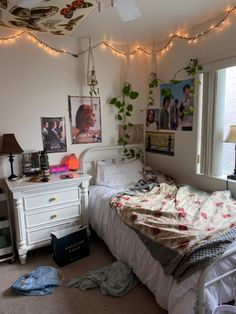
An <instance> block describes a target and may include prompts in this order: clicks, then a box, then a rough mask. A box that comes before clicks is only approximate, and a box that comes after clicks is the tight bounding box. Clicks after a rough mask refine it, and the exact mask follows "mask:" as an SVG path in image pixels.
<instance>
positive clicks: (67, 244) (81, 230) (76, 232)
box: [51, 226, 89, 267]
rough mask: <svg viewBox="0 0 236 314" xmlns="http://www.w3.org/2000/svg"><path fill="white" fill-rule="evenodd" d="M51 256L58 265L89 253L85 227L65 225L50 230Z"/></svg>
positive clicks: (65, 263) (60, 265)
mask: <svg viewBox="0 0 236 314" xmlns="http://www.w3.org/2000/svg"><path fill="white" fill-rule="evenodd" d="M51 246H52V257H53V259H54V261H55V262H56V264H57V265H58V266H59V267H62V266H65V265H67V264H69V263H72V262H74V261H76V260H78V259H80V258H82V257H85V256H88V255H89V242H88V235H87V228H86V227H84V226H73V227H69V228H68V227H67V228H65V229H63V230H59V231H55V232H51Z"/></svg>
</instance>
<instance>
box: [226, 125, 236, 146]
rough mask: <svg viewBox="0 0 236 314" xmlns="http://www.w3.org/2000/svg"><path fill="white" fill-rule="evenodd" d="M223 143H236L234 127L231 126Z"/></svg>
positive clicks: (235, 126)
mask: <svg viewBox="0 0 236 314" xmlns="http://www.w3.org/2000/svg"><path fill="white" fill-rule="evenodd" d="M224 142H225V143H236V125H231V126H230V129H229V133H228V135H227V136H226V139H225V140H224Z"/></svg>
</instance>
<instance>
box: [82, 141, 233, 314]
mask: <svg viewBox="0 0 236 314" xmlns="http://www.w3.org/2000/svg"><path fill="white" fill-rule="evenodd" d="M127 148H132V149H134V150H135V151H136V152H137V153H139V154H140V155H141V159H142V160H143V161H144V164H145V154H144V146H143V145H127ZM121 159H125V157H124V156H123V146H99V147H94V148H89V149H87V150H85V151H84V152H83V153H82V154H81V155H80V165H81V169H82V171H83V172H86V173H88V174H90V175H92V176H93V178H94V177H95V173H96V162H97V161H100V160H106V161H108V160H110V161H111V162H113V163H116V162H117V160H119V161H120V160H121ZM91 184H94V181H93V180H92V181H91ZM235 254H236V248H234V249H231V250H228V251H227V252H226V253H225V254H223V255H222V256H221V257H220V258H219V259H217V260H216V261H214V263H216V262H218V261H220V260H223V259H226V258H228V257H229V256H231V255H235ZM214 263H213V264H214ZM211 266H212V264H211V265H209V266H208V267H206V268H205V269H204V270H203V271H202V272H201V275H200V278H199V280H198V314H205V288H207V287H208V286H210V285H212V284H214V283H216V282H218V281H220V280H222V279H223V278H225V277H227V276H232V275H233V274H235V273H236V269H232V270H230V271H228V272H226V273H224V274H223V275H221V276H219V277H216V278H215V279H213V280H211V281H206V276H207V273H208V271H209V268H210V267H211ZM232 280H233V281H234V282H235V290H236V277H234V276H233V277H232ZM235 303H236V294H235Z"/></svg>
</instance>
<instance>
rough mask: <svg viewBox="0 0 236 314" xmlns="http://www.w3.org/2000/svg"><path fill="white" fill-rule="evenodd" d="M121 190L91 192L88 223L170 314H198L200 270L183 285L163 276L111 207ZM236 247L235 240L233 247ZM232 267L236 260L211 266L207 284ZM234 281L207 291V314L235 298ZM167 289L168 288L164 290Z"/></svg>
mask: <svg viewBox="0 0 236 314" xmlns="http://www.w3.org/2000/svg"><path fill="white" fill-rule="evenodd" d="M118 192H121V190H117V189H113V188H107V187H104V186H96V185H95V186H91V187H90V189H89V220H90V225H91V227H92V228H93V229H94V230H95V231H96V232H97V234H98V236H99V237H100V238H101V239H102V240H103V241H104V242H105V243H106V244H107V246H108V248H109V250H110V251H111V253H112V254H113V256H114V257H115V258H117V259H118V260H119V259H120V260H123V261H124V262H126V263H127V264H129V265H130V266H131V267H132V269H133V271H134V273H135V274H136V275H137V277H138V278H139V279H140V280H141V281H142V282H143V283H144V284H145V285H146V286H147V287H148V288H149V289H150V291H151V292H152V293H153V294H154V296H155V298H156V302H157V303H158V304H159V305H160V306H161V307H162V308H164V309H165V310H167V311H168V313H170V314H185V313H186V314H195V313H197V284H198V279H199V276H200V271H197V272H195V273H194V274H192V275H191V276H189V277H188V278H186V279H185V280H184V281H182V282H181V283H177V282H176V281H175V280H174V279H173V277H172V276H167V275H165V274H164V272H163V269H162V267H161V265H160V263H159V262H158V261H157V260H155V259H154V258H153V257H152V256H151V254H150V252H149V251H148V249H147V248H146V246H145V244H144V243H143V242H142V241H141V240H140V238H139V236H138V235H137V233H136V232H135V231H134V230H133V229H131V228H130V227H129V226H127V225H126V224H125V223H124V222H123V221H122V220H121V218H120V217H119V216H118V214H117V213H116V212H115V211H114V210H112V209H111V208H110V206H109V200H110V198H111V197H112V196H113V195H114V194H116V193H118ZM232 247H236V241H235V242H234V243H233V244H232V245H231V246H230V248H232ZM232 267H236V257H235V256H231V257H229V258H228V259H227V260H224V261H219V262H217V263H215V264H214V265H212V267H211V268H210V271H209V272H208V274H207V278H206V279H207V281H208V280H211V279H214V278H215V277H217V276H219V275H220V274H222V273H224V272H225V271H227V270H230V269H231V268H232ZM233 285H234V281H233V280H232V278H229V277H226V278H224V280H222V281H221V282H218V283H216V284H214V285H211V286H209V287H208V288H207V289H206V293H205V295H206V310H205V313H206V314H210V313H212V311H213V310H214V308H215V307H216V306H217V305H218V304H220V303H222V302H229V301H231V300H233V299H234V298H235V295H234V289H233ZM163 287H165V289H163Z"/></svg>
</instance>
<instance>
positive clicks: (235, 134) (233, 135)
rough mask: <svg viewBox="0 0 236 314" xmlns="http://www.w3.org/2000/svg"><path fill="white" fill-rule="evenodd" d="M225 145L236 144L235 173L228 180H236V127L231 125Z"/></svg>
mask: <svg viewBox="0 0 236 314" xmlns="http://www.w3.org/2000/svg"><path fill="white" fill-rule="evenodd" d="M224 142H225V143H234V144H235V156H234V162H235V164H234V173H233V174H230V175H228V176H227V179H231V180H236V125H231V126H230V129H229V133H228V135H227V137H226V139H225V140H224Z"/></svg>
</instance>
